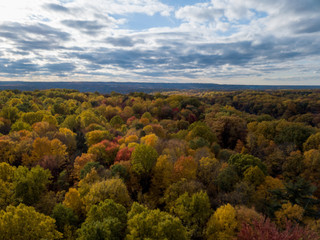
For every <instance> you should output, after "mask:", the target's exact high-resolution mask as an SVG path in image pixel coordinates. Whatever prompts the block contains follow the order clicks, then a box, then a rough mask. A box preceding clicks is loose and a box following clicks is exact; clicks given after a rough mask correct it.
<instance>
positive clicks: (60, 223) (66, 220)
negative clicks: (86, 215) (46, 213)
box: [51, 203, 78, 232]
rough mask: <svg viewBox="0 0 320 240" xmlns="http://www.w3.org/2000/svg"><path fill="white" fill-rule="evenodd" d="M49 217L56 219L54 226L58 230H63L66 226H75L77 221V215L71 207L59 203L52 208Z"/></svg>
mask: <svg viewBox="0 0 320 240" xmlns="http://www.w3.org/2000/svg"><path fill="white" fill-rule="evenodd" d="M51 217H52V218H53V219H55V220H56V226H57V228H58V230H59V231H60V232H64V230H65V228H66V227H70V226H76V225H77V223H78V217H77V215H75V214H74V212H73V211H72V209H71V208H68V207H66V206H64V205H62V204H61V203H59V204H57V205H56V206H55V207H54V208H53V211H52V214H51Z"/></svg>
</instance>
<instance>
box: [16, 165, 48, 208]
mask: <svg viewBox="0 0 320 240" xmlns="http://www.w3.org/2000/svg"><path fill="white" fill-rule="evenodd" d="M14 175H15V176H14V182H15V198H16V200H17V201H18V202H21V203H25V204H28V205H32V204H35V203H37V202H38V201H39V199H40V197H41V195H42V194H44V193H45V192H46V191H47V185H48V184H49V183H50V178H51V174H50V171H49V170H44V169H43V168H42V167H40V166H36V167H34V168H31V169H30V170H28V168H26V167H23V166H19V167H18V168H17V170H16V171H15V173H14Z"/></svg>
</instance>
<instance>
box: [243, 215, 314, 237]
mask: <svg viewBox="0 0 320 240" xmlns="http://www.w3.org/2000/svg"><path fill="white" fill-rule="evenodd" d="M237 239H238V240H248V239H256V240H264V239H273V240H309V239H314V240H319V236H318V235H317V234H316V233H314V232H312V231H310V230H309V229H307V228H303V227H301V226H299V225H293V224H292V223H291V222H287V223H286V225H285V228H284V230H283V231H279V230H278V228H277V226H276V225H275V224H274V223H272V222H271V221H270V219H269V218H267V219H266V220H264V219H261V220H257V221H254V222H253V223H252V224H249V223H243V224H242V226H241V229H240V232H239V233H238V236H237Z"/></svg>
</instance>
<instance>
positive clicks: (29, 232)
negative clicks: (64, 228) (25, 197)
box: [0, 204, 62, 240]
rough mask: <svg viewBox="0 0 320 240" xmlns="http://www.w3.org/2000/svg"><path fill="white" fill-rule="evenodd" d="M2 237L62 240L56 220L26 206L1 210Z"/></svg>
mask: <svg viewBox="0 0 320 240" xmlns="http://www.w3.org/2000/svg"><path fill="white" fill-rule="evenodd" d="M0 236H1V237H0V238H1V239H15V240H33V239H60V238H62V234H61V233H60V232H58V231H57V230H56V226H55V220H54V219H52V218H51V217H48V216H46V215H44V214H42V213H38V212H36V210H35V209H34V208H33V207H27V206H25V205H24V204H20V205H19V206H17V207H14V206H8V207H7V209H6V211H3V210H1V212H0Z"/></svg>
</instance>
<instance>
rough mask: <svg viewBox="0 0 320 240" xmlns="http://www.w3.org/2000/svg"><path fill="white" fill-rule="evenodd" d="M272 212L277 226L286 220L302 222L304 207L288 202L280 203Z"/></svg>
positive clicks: (283, 223)
mask: <svg viewBox="0 0 320 240" xmlns="http://www.w3.org/2000/svg"><path fill="white" fill-rule="evenodd" d="M274 214H275V217H276V220H277V223H278V224H279V226H283V225H285V223H286V221H287V220H290V221H293V222H297V223H299V222H302V218H303V215H304V209H303V208H302V207H300V206H299V205H297V204H294V205H292V204H291V203H290V202H288V203H284V204H282V206H281V209H279V210H278V211H276V212H275V213H274Z"/></svg>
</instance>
